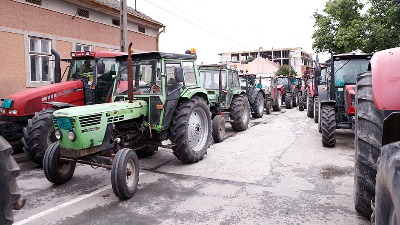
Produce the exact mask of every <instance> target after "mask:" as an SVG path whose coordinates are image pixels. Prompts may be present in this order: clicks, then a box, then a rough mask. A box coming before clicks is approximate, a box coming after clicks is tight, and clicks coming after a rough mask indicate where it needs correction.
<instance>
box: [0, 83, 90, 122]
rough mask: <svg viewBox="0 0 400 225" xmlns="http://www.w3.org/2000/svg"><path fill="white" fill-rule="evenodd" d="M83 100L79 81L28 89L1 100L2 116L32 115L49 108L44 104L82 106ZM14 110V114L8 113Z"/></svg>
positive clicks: (81, 84) (81, 85)
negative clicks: (61, 103) (66, 103)
mask: <svg viewBox="0 0 400 225" xmlns="http://www.w3.org/2000/svg"><path fill="white" fill-rule="evenodd" d="M83 98H84V95H83V83H82V81H80V80H77V81H66V82H61V83H56V84H50V85H46V86H43V87H37V88H29V89H26V90H24V91H20V92H17V93H14V94H11V95H9V96H7V97H6V98H4V99H2V101H3V104H2V108H3V109H5V113H2V115H5V116H26V115H33V114H35V112H39V111H41V110H42V109H43V108H48V107H49V106H48V105H47V104H44V102H68V103H71V104H74V105H83ZM64 99H67V101H65V100H64ZM14 110H16V113H10V111H14Z"/></svg>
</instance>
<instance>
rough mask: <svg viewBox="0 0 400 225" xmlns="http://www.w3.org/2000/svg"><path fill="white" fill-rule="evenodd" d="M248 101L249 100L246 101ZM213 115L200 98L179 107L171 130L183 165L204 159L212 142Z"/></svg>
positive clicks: (177, 155) (194, 98) (172, 139)
mask: <svg viewBox="0 0 400 225" xmlns="http://www.w3.org/2000/svg"><path fill="white" fill-rule="evenodd" d="M246 100H247V99H246ZM211 126H212V125H211V114H210V111H209V108H208V105H207V103H206V101H205V100H204V99H203V98H201V97H198V96H195V97H193V98H192V99H188V100H183V101H182V102H181V103H180V104H179V106H178V107H177V109H176V111H175V114H174V117H173V120H172V123H171V128H170V138H171V141H172V142H173V143H174V144H175V146H174V147H173V148H172V150H173V151H174V155H175V156H176V157H177V158H178V159H179V160H180V161H181V162H183V163H195V162H198V161H200V160H202V159H203V157H204V155H205V154H206V153H207V149H208V147H209V146H210V142H211V136H212V131H211Z"/></svg>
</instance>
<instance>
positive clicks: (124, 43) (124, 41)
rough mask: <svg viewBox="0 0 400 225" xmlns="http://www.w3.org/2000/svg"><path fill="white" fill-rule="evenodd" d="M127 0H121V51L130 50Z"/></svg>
mask: <svg viewBox="0 0 400 225" xmlns="http://www.w3.org/2000/svg"><path fill="white" fill-rule="evenodd" d="M126 1H127V0H121V9H120V25H119V26H120V34H121V38H120V50H121V52H127V51H128V31H127V24H128V14H127V7H128V6H127V5H126Z"/></svg>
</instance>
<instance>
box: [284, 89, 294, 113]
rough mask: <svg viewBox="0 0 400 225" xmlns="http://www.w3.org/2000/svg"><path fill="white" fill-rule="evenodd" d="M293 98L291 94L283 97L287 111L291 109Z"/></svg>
mask: <svg viewBox="0 0 400 225" xmlns="http://www.w3.org/2000/svg"><path fill="white" fill-rule="evenodd" d="M292 104H293V96H292V93H291V92H288V93H286V96H285V106H286V108H287V109H291V108H292V107H293V105H292Z"/></svg>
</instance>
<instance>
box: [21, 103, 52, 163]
mask: <svg viewBox="0 0 400 225" xmlns="http://www.w3.org/2000/svg"><path fill="white" fill-rule="evenodd" d="M55 110H56V109H54V108H48V109H45V110H42V111H40V112H37V113H35V116H34V117H32V119H29V120H28V125H27V126H26V127H25V128H24V130H23V131H24V137H23V138H22V144H23V145H24V147H23V149H24V152H25V153H26V154H27V155H28V157H29V158H30V159H31V160H32V161H33V162H35V163H37V164H39V165H40V166H42V165H43V156H44V154H45V152H46V150H47V148H48V147H49V146H50V145H51V144H52V143H54V142H56V141H57V138H56V137H55V135H54V125H53V118H52V115H53V112H54V111H55Z"/></svg>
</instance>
